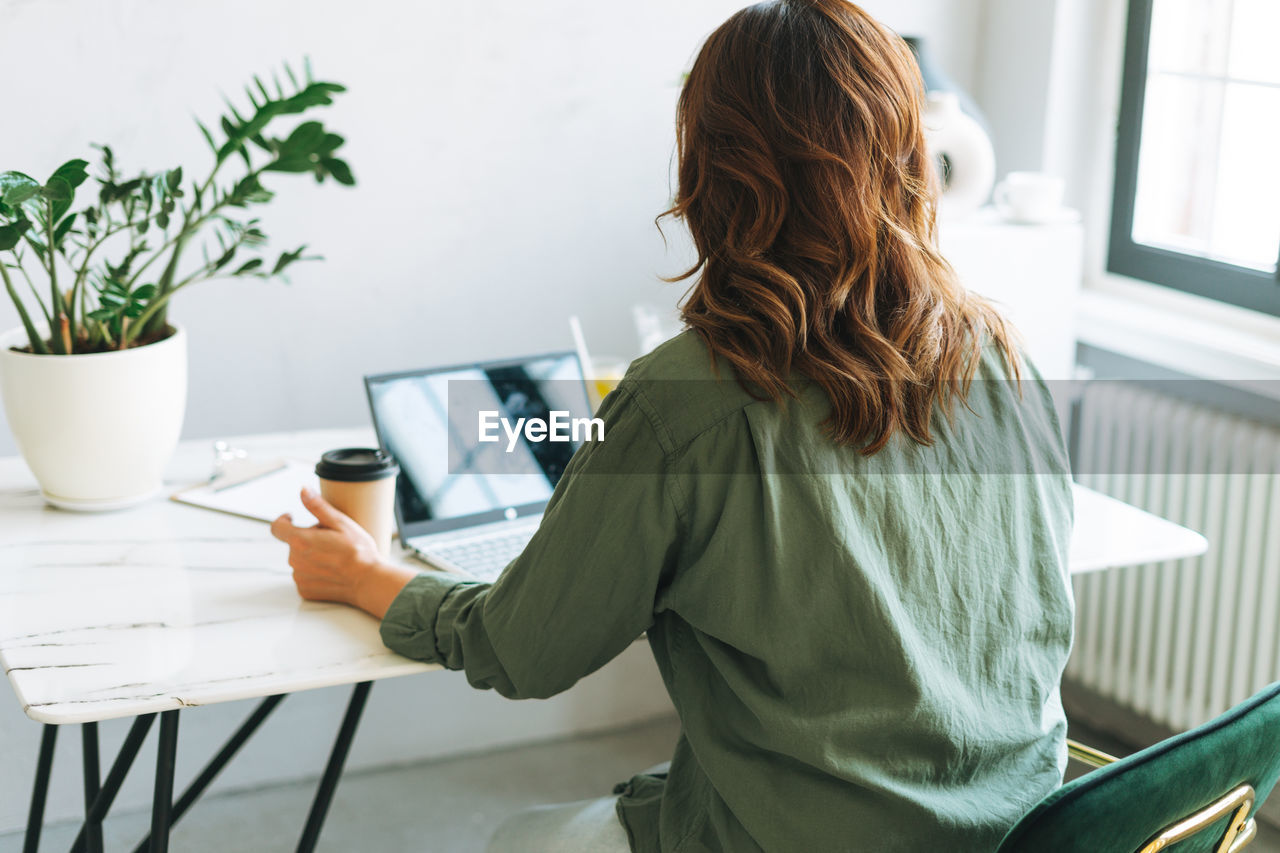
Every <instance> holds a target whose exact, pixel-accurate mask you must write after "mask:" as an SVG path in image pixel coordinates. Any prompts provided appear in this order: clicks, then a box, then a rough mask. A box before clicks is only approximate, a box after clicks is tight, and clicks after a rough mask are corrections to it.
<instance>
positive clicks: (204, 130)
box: [195, 119, 218, 154]
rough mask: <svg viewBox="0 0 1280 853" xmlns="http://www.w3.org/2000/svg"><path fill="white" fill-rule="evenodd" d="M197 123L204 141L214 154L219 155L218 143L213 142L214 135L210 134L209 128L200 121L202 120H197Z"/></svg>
mask: <svg viewBox="0 0 1280 853" xmlns="http://www.w3.org/2000/svg"><path fill="white" fill-rule="evenodd" d="M195 121H196V127H198V128H200V133H201V134H202V135H203V136H204V141H205V142H207V143H209V149H210V150H211V151H213V153H214V154H217V153H218V143H216V142H214V141H213V134H212V133H210V132H209V128H207V127H205V126H204V122H202V121H200V119H196V120H195Z"/></svg>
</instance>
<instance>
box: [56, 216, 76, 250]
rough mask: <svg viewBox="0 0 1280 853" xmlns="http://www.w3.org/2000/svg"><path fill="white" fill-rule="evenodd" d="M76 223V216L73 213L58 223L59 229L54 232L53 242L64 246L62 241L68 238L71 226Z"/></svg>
mask: <svg viewBox="0 0 1280 853" xmlns="http://www.w3.org/2000/svg"><path fill="white" fill-rule="evenodd" d="M75 221H76V214H74V213H73V214H71V215H70V216H67V217H65V218H64V219H63V220H62V221H61V222H59V223H58V227H57V228H55V229H54V230H53V242H54V243H55V244H58V245H61V244H62V241H63V240H64V239H65V238H66V236H67V234H68V233H69V232H70V231H71V226H72V225H73V224H74V223H75Z"/></svg>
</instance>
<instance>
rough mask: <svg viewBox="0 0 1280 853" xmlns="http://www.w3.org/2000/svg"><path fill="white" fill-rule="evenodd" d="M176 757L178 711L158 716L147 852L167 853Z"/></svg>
mask: <svg viewBox="0 0 1280 853" xmlns="http://www.w3.org/2000/svg"><path fill="white" fill-rule="evenodd" d="M177 757H178V711H176V710H174V711H165V712H163V713H162V714H161V715H160V741H159V743H158V744H156V787H155V795H154V797H153V798H152V800H151V853H168V850H169V812H170V809H171V808H172V806H173V768H174V765H175V764H176V763H177Z"/></svg>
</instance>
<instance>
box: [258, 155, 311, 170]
mask: <svg viewBox="0 0 1280 853" xmlns="http://www.w3.org/2000/svg"><path fill="white" fill-rule="evenodd" d="M315 165H316V164H315V163H313V162H312V161H311V157H310V156H308V155H305V154H302V155H298V156H295V157H280V158H278V159H276V160H273V161H272V162H271V163H269V164H268V165H267V167H266V168H265V169H264V170H263V171H266V172H310V171H311V170H312V169H314V168H315Z"/></svg>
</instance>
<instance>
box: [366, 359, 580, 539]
mask: <svg viewBox="0 0 1280 853" xmlns="http://www.w3.org/2000/svg"><path fill="white" fill-rule="evenodd" d="M365 387H366V390H367V391H368V394H369V405H370V407H371V408H372V411H373V422H374V427H375V428H376V429H377V432H378V441H379V442H380V443H381V445H382V447H383V448H384V449H385V450H387V451H388V452H390V453H391V455H392V456H393V457H395V459H396V461H397V462H398V463H399V464H400V474H399V476H398V478H397V480H396V518H397V521H398V522H399V525H400V535H401V538H402V539H408V538H410V537H412V536H419V535H423V534H425V533H433V532H439V531H443V530H451V529H455V528H459V527H466V526H470V525H474V524H480V523H484V522H487V521H498V520H500V519H503V518H516V517H518V516H523V515H532V514H536V513H538V512H541V511H542V509H543V507H544V506H545V505H546V502H547V500H548V499H549V498H550V497H551V492H552V490H553V489H554V488H555V485H556V483H557V482H559V480H560V476H561V475H562V474H563V473H564V469H565V466H566V465H568V464H569V459H570V457H572V456H573V453H574V451H575V450H576V449H577V448H578V446H579V445H580V444H581V442H580V441H574V440H572V438H573V436H572V433H570V432H569V431H567V430H566V431H565V432H566V433H567V435H566V436H565V437H567V438H568V440H557V441H549V440H540V441H531V440H529V437H528V435H527V433H526V432H523V431H520V430H519V429H512V426H513V425H518V424H519V423H520V420H519V419H521V418H524V419H526V420H530V419H541V420H543V421H547V420H549V419H550V418H551V415H552V413H553V412H560V413H567V414H568V416H570V417H572V418H589V417H590V414H591V412H590V405H589V403H588V401H587V394H586V384H585V382H584V381H583V376H582V368H581V366H580V364H579V362H578V358H577V356H576V355H575V354H574V353H552V354H550V355H545V356H536V357H532V358H527V359H521V360H518V361H504V362H492V363H488V364H477V365H471V366H465V367H452V368H442V369H436V370H417V371H409V372H404V373H390V374H382V375H378V376H367V377H365ZM482 438H483V440H482Z"/></svg>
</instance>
